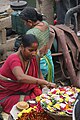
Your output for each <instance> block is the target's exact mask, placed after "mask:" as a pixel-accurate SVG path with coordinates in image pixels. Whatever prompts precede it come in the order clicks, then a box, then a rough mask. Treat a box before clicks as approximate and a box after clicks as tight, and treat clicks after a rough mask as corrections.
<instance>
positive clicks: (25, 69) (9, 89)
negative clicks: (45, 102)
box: [0, 34, 55, 113]
mask: <svg viewBox="0 0 80 120" xmlns="http://www.w3.org/2000/svg"><path fill="white" fill-rule="evenodd" d="M21 41H22V42H21V46H20V48H19V50H18V51H17V52H16V53H13V54H11V55H10V56H9V57H8V58H7V59H6V61H5V63H4V64H3V66H2V67H1V68H0V74H1V75H2V76H5V77H7V78H10V79H12V82H9V81H4V80H2V79H0V105H1V106H2V107H3V110H4V112H7V113H9V112H10V110H11V108H12V106H13V105H14V104H16V103H17V102H18V101H20V100H22V98H23V100H24V101H27V100H29V99H33V98H35V97H36V96H38V95H40V94H41V87H40V86H44V85H47V86H52V87H54V86H55V84H54V83H49V82H47V81H45V80H44V78H43V76H42V74H41V72H40V78H38V64H37V60H36V56H35V55H36V53H37V48H38V41H37V40H36V37H35V36H34V35H32V34H28V35H24V36H23V37H22V38H21ZM22 96H24V97H22Z"/></svg>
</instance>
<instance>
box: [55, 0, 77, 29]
mask: <svg viewBox="0 0 80 120" xmlns="http://www.w3.org/2000/svg"><path fill="white" fill-rule="evenodd" d="M55 3H56V14H57V24H65V15H66V13H67V11H68V10H69V9H71V8H73V7H75V6H77V4H78V0H55ZM71 24H72V25H73V27H74V28H73V29H74V30H75V28H76V19H75V15H74V14H73V15H72V16H71ZM75 31H76V30H75Z"/></svg>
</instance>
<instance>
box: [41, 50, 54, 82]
mask: <svg viewBox="0 0 80 120" xmlns="http://www.w3.org/2000/svg"><path fill="white" fill-rule="evenodd" d="M40 69H41V71H42V74H43V76H44V78H45V79H46V80H47V81H50V82H54V64H53V61H52V56H51V51H50V49H48V52H47V54H46V55H45V56H43V58H41V59H40ZM49 73H50V75H49V76H50V77H48V74H49Z"/></svg>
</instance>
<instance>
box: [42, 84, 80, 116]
mask: <svg viewBox="0 0 80 120" xmlns="http://www.w3.org/2000/svg"><path fill="white" fill-rule="evenodd" d="M78 92H80V89H78V88H76V87H70V86H65V87H58V88H53V89H51V90H50V91H49V92H48V93H47V94H41V95H40V103H41V106H42V108H44V110H45V111H48V113H52V114H55V115H62V116H70V115H72V112H73V106H74V103H75V101H76V97H77V94H78Z"/></svg>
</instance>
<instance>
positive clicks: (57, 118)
mask: <svg viewBox="0 0 80 120" xmlns="http://www.w3.org/2000/svg"><path fill="white" fill-rule="evenodd" d="M44 111H45V112H46V113H47V114H48V115H49V116H50V117H52V118H54V120H72V116H71V115H67V116H66V115H57V114H55V113H51V112H49V111H48V110H45V109H44Z"/></svg>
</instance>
